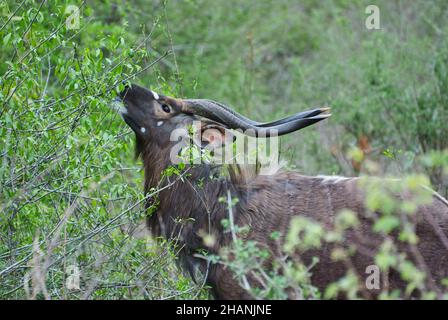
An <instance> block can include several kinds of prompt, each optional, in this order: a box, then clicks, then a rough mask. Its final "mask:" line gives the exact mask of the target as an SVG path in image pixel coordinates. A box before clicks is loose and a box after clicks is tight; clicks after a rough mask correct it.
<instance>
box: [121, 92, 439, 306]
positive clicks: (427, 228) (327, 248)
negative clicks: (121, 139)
mask: <svg viewBox="0 0 448 320" xmlns="http://www.w3.org/2000/svg"><path fill="white" fill-rule="evenodd" d="M138 88H139V87H137V89H135V90H141V89H138ZM131 97H132V99H135V100H134V101H131V102H129V100H130V99H131V98H129V99H128V101H127V102H128V103H127V107H128V111H129V115H128V116H133V114H132V112H133V111H132V108H137V107H142V105H143V104H144V103H147V101H148V99H149V98H148V97H149V96H148V94H147V93H146V92H143V91H142V92H139V91H137V92H134V93H133V96H131ZM163 99H166V98H165V97H161V101H163ZM149 100H151V99H149ZM125 101H126V97H125ZM148 103H149V104H148V106H146V108H149V109H150V108H155V107H156V106H155V103H156V102H153V101H149V102H148ZM181 103H182V102H181V101H177V100H171V101H170V104H171V106H172V107H173V109H174V110H177V108H180V107H179V105H180V104H181ZM148 112H149V113H148V119H150V118H151V114H152V116H153V117H154V114H153V113H151V112H150V111H148ZM145 119H146V118H145ZM148 119H147V120H144V122H143V123H142V125H143V124H144V125H145V127H147V128H148V129H149V133H148V135H147V136H145V135H141V134H140V133H139V132H138V130H136V129H135V128H133V129H134V131H136V135H137V147H138V153H139V154H140V155H141V157H142V159H143V162H144V169H145V192H147V193H148V192H149V190H150V189H151V188H160V187H163V186H166V185H170V187H169V188H166V189H163V190H162V191H161V192H160V193H159V194H158V195H157V200H158V207H157V209H156V211H155V212H154V213H153V214H152V215H151V216H150V217H149V218H148V220H147V225H148V227H149V229H150V230H151V232H152V233H153V234H154V235H156V236H163V237H165V238H168V239H170V238H176V239H177V240H178V243H179V245H180V246H181V247H182V250H181V252H180V255H181V257H180V258H181V261H182V264H183V266H184V267H185V268H186V269H187V270H188V271H190V273H192V274H193V273H194V270H195V269H196V268H198V269H199V270H201V271H202V272H203V273H204V274H207V283H208V284H209V285H210V286H211V288H212V292H213V295H214V297H215V298H218V299H250V298H252V297H251V295H250V294H249V293H248V292H246V290H244V289H243V288H242V286H241V285H240V283H239V281H237V280H236V279H235V277H234V275H233V274H232V272H231V271H230V270H229V269H228V268H225V267H224V266H222V265H220V264H215V265H208V264H207V263H206V261H205V260H203V259H201V258H197V257H195V254H196V253H198V251H199V250H201V249H206V250H208V251H210V252H212V253H215V254H218V253H219V251H220V249H221V248H223V247H225V246H229V245H230V244H231V235H230V234H229V233H225V232H224V230H223V227H222V225H221V220H222V219H225V218H228V211H227V203H222V202H220V201H218V199H219V198H220V197H225V196H226V195H227V191H228V190H230V192H231V195H232V197H236V198H238V199H239V202H238V203H237V204H236V206H235V207H234V208H233V213H234V218H235V224H237V225H239V226H249V227H250V231H249V233H248V234H247V236H246V239H247V240H255V241H257V242H258V243H259V244H260V245H261V246H265V247H267V248H269V249H270V251H271V252H272V253H273V256H274V257H275V256H280V255H281V254H282V252H281V250H280V247H279V245H278V243H276V242H275V241H274V240H272V239H271V237H270V235H271V233H272V232H273V231H280V232H281V234H282V235H283V236H285V235H286V233H287V232H288V229H289V226H290V222H291V219H292V218H293V217H294V216H304V217H307V218H309V219H311V220H313V221H316V222H318V223H320V224H321V225H322V226H324V227H325V229H327V230H331V229H333V227H334V219H335V215H336V214H337V213H339V212H340V211H341V210H342V209H350V210H352V211H354V212H355V213H357V214H358V219H359V220H360V222H361V224H360V226H359V227H358V228H355V229H349V230H348V231H347V232H346V233H345V238H344V242H343V246H344V247H346V248H348V247H354V248H356V254H354V256H352V257H351V259H350V263H351V264H352V266H353V267H354V269H355V270H356V272H357V274H358V275H359V276H360V278H361V279H364V278H365V276H366V275H365V269H366V267H367V266H368V265H372V264H374V256H375V253H376V252H377V250H378V247H379V246H380V245H381V243H382V242H383V241H384V240H385V238H386V236H385V235H381V234H379V233H375V232H373V231H372V225H373V223H374V219H375V215H374V214H369V213H368V210H366V208H365V205H364V199H365V195H364V192H363V191H362V190H361V189H360V187H359V186H358V183H357V179H347V180H344V181H338V182H332V181H327V180H325V179H324V178H321V177H308V176H303V175H300V174H298V173H295V172H278V173H277V174H274V175H270V176H261V175H254V176H253V178H252V177H249V175H248V178H247V179H243V178H242V177H241V174H244V173H241V172H238V173H236V172H234V171H233V170H236V169H235V168H236V167H235V166H232V167H230V169H229V170H230V171H231V172H230V173H231V174H230V175H222V174H220V173H221V169H222V167H220V166H217V167H216V166H211V165H201V166H198V167H189V168H188V169H187V170H188V175H187V176H185V179H183V181H182V180H180V179H178V181H176V177H171V178H170V179H166V178H165V179H162V172H163V170H164V169H165V168H167V167H168V166H170V165H171V162H170V159H169V152H170V147H171V146H172V143H169V142H168V141H167V136H168V137H169V132H170V130H172V129H173V128H174V127H176V126H178V125H180V124H185V123H188V122H191V121H192V119H193V116H189V115H188V116H187V115H183V114H175V115H173V116H172V117H171V118H167V119H165V121H166V126H162V127H157V126H155V125H154V124H153V123H152V122H151V121H152V120H151V121H149V120H148ZM125 120H126V117H125ZM156 120H159V119H157V118H156V119H155V120H154V121H156ZM131 127H132V125H131ZM152 204H153V202H152V199H150V201H149V202H148V206H149V205H152ZM414 222H415V225H416V230H415V231H416V234H417V236H418V238H419V242H418V245H417V246H416V247H412V246H411V245H408V244H405V243H404V242H399V241H398V240H397V241H396V243H398V246H399V249H400V250H401V252H404V253H406V255H407V257H408V258H409V259H410V260H412V261H414V262H415V264H416V266H417V267H419V268H421V269H423V270H425V271H428V272H429V273H430V277H429V278H430V279H429V280H428V281H427V286H428V288H429V289H432V290H435V291H436V292H438V291H439V290H440V280H441V279H442V278H444V277H447V276H448V247H447V246H446V245H447V243H448V241H447V234H448V207H447V205H446V204H444V203H443V202H442V200H440V199H438V198H436V197H434V200H433V202H432V203H431V204H429V205H424V206H423V205H422V206H420V207H419V209H418V212H417V214H416V215H415V221H414ZM203 234H212V235H213V236H214V237H215V238H216V241H215V243H214V245H213V246H212V247H211V248H210V247H207V246H205V245H204V243H203V238H202V235H203ZM444 242H445V243H444ZM333 248H334V245H333V244H330V243H323V244H322V247H321V248H320V249H317V250H311V251H307V252H305V253H303V254H302V255H301V261H303V262H304V263H305V264H308V263H310V262H311V259H312V257H313V256H317V257H318V258H319V261H320V262H319V263H318V264H317V265H316V266H315V267H314V268H313V269H312V271H311V272H312V279H311V280H312V284H313V285H315V286H316V287H318V288H319V289H321V290H323V289H325V287H326V286H327V285H328V284H330V283H331V282H334V281H336V280H337V279H339V278H340V277H342V276H343V275H344V274H345V273H346V271H347V269H348V267H349V265H347V263H344V262H335V261H333V260H332V259H331V252H332V249H333ZM388 277H389V289H394V288H401V289H403V287H404V282H403V281H402V280H401V279H400V276H399V274H398V273H397V272H391V273H390V274H389V275H388ZM249 280H250V282H251V285H253V286H256V285H257V282H256V281H255V280H254V279H251V278H250V279H249ZM377 294H378V292H377V291H376V290H372V291H368V290H361V295H362V296H363V297H365V298H374V297H376V295H377ZM291 297H292V298H293V297H294V296H291Z"/></svg>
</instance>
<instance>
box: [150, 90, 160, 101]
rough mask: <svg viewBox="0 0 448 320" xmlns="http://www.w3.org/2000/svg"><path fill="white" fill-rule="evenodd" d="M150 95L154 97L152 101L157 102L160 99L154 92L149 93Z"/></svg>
mask: <svg viewBox="0 0 448 320" xmlns="http://www.w3.org/2000/svg"><path fill="white" fill-rule="evenodd" d="M151 93H152V96H153V97H154V99H156V100H159V98H160V97H159V95H158V94H157V93H156V92H154V91H151Z"/></svg>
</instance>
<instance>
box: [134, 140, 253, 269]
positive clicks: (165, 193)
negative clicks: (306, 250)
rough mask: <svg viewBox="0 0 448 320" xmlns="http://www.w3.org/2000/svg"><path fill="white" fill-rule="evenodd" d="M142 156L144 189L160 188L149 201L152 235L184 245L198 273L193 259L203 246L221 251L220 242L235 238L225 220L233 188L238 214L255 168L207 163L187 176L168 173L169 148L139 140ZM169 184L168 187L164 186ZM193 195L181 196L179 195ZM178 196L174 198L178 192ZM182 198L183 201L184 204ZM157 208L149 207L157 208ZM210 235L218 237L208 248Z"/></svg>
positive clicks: (183, 250)
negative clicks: (232, 236)
mask: <svg viewBox="0 0 448 320" xmlns="http://www.w3.org/2000/svg"><path fill="white" fill-rule="evenodd" d="M137 155H139V156H141V158H142V159H143V164H144V169H145V170H144V171H145V185H144V186H145V193H146V194H148V193H150V192H152V191H153V188H154V189H155V190H160V189H163V190H161V191H160V192H159V193H158V194H157V195H156V196H155V197H151V198H149V199H148V200H147V203H146V208H147V209H149V210H150V211H151V212H150V214H149V217H148V218H147V225H148V227H149V229H150V231H151V233H152V234H153V235H154V236H156V237H158V236H162V237H164V238H166V239H171V240H174V241H175V242H176V243H177V245H179V246H180V248H181V251H180V257H181V260H182V263H183V264H184V266H185V267H186V268H187V270H189V271H190V273H191V274H193V270H194V265H197V262H199V261H197V259H196V258H194V257H193V255H194V254H195V253H197V252H198V250H200V249H206V250H208V251H209V252H210V253H214V254H216V253H218V251H219V248H220V247H218V244H219V246H222V245H225V244H227V243H229V241H230V234H229V233H228V232H223V231H224V230H223V228H222V224H221V221H222V220H224V219H228V218H229V212H228V208H227V207H228V203H227V201H218V199H220V198H221V199H222V198H224V199H227V195H228V191H230V194H231V197H232V198H238V203H237V204H236V205H234V207H233V210H232V212H233V214H234V215H235V216H234V219H235V221H238V220H239V218H240V217H238V216H236V215H237V214H238V212H244V211H245V210H240V209H241V208H242V207H244V206H245V204H246V199H247V188H246V186H247V182H248V180H250V179H252V178H253V177H254V174H253V172H254V170H253V169H252V168H250V167H247V168H246V167H241V166H230V167H229V168H226V169H227V170H226V172H223V169H224V168H225V167H223V166H212V165H208V164H201V165H196V166H193V167H186V169H185V170H186V172H185V174H184V175H183V177H182V179H180V178H179V177H177V176H171V177H163V172H164V170H165V169H166V168H168V167H169V166H170V165H172V164H171V161H170V148H161V147H160V146H159V145H157V144H156V143H149V144H146V145H143V144H142V143H141V142H140V143H139V141H137ZM164 187H166V189H164ZM176 194H179V195H186V194H188V195H191V196H190V197H185V196H183V197H176V196H175V195H176ZM173 195H174V196H173ZM178 198H182V199H183V202H182V203H179V200H178ZM154 207H155V209H150V208H154ZM205 236H211V238H212V239H214V241H213V242H212V243H208V247H205V246H204V237H205Z"/></svg>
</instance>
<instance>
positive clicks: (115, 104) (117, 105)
mask: <svg viewBox="0 0 448 320" xmlns="http://www.w3.org/2000/svg"><path fill="white" fill-rule="evenodd" d="M109 107H110V108H111V109H112V110H114V111H115V112H117V113H118V114H119V115H121V116H122V117H123V116H124V115H125V114H127V113H128V110H127V109H126V106H125V104H124V103H123V101H122V100H121V98H120V97H116V98H115V99H113V100H112V102H111V103H110V105H109Z"/></svg>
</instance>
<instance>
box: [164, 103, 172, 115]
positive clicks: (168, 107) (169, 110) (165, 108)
mask: <svg viewBox="0 0 448 320" xmlns="http://www.w3.org/2000/svg"><path fill="white" fill-rule="evenodd" d="M162 110H163V111H165V112H166V113H170V112H171V108H170V106H169V105H167V104H162Z"/></svg>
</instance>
